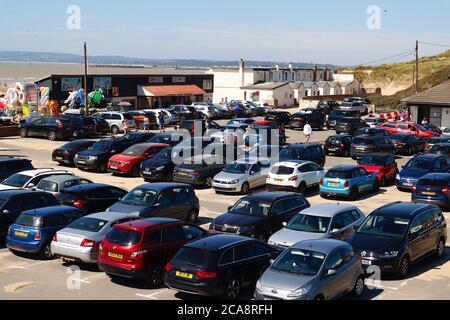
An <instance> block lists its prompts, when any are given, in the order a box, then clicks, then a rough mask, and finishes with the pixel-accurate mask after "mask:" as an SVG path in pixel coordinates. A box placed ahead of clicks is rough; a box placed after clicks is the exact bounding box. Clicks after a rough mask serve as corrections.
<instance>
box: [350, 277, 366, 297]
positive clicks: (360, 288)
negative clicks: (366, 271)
mask: <svg viewBox="0 0 450 320" xmlns="http://www.w3.org/2000/svg"><path fill="white" fill-rule="evenodd" d="M364 289H365V284H364V277H363V276H360V277H359V278H358V280H356V283H355V287H354V288H353V291H352V294H353V296H355V297H356V298H360V297H361V296H362V295H363V293H364Z"/></svg>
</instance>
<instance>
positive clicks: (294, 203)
mask: <svg viewBox="0 0 450 320" xmlns="http://www.w3.org/2000/svg"><path fill="white" fill-rule="evenodd" d="M304 205H305V202H304V201H303V199H302V198H300V197H296V198H290V199H287V200H285V203H284V209H285V211H291V210H294V209H296V208H301V207H303V206H304Z"/></svg>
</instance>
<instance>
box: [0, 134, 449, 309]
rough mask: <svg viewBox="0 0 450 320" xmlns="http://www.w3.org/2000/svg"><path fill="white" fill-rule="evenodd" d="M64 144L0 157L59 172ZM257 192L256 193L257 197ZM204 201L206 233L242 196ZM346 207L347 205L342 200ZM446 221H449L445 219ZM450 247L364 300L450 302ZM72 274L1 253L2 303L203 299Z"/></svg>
mask: <svg viewBox="0 0 450 320" xmlns="http://www.w3.org/2000/svg"><path fill="white" fill-rule="evenodd" d="M329 134H334V132H327V131H324V132H314V134H313V138H312V140H313V141H314V142H321V141H325V139H326V138H327V136H328V135H329ZM287 135H288V137H289V139H288V142H289V143H299V142H304V139H305V138H304V136H303V134H302V133H301V132H293V131H290V130H287ZM64 143H65V142H61V141H59V142H50V141H48V140H45V139H33V138H28V139H20V138H16V137H13V138H1V139H0V155H18V156H24V157H28V158H29V159H31V160H33V164H34V166H35V167H36V168H58V169H62V167H59V166H57V165H56V164H55V163H53V162H52V161H51V151H52V150H53V149H55V148H57V147H59V146H61V145H63V144H64ZM408 159H409V158H406V157H405V158H399V159H398V160H397V161H398V164H399V166H401V165H404V164H405V163H406V162H407V161H408ZM351 163H355V162H354V161H353V160H351V159H344V158H337V157H327V164H326V167H327V168H329V167H333V166H335V165H338V164H351ZM65 169H67V170H68V171H71V172H73V173H75V174H76V175H79V176H82V177H85V178H88V179H91V180H93V181H95V182H99V183H109V184H113V185H116V186H119V187H122V188H124V189H127V190H131V189H132V188H134V187H136V186H138V185H140V184H142V183H143V182H144V181H143V179H140V178H122V177H115V176H112V175H110V174H97V173H88V172H81V171H79V170H77V169H76V168H65ZM258 191H259V190H256V191H255V192H258ZM196 194H197V196H198V197H199V198H200V205H201V212H200V221H201V223H200V224H202V225H203V226H204V227H205V228H206V227H207V225H208V223H209V222H210V221H211V220H212V219H213V218H214V217H217V216H218V215H220V214H222V213H223V212H226V210H227V208H228V207H229V206H230V205H232V204H233V203H235V202H236V201H237V200H238V199H239V198H240V196H238V195H216V194H215V193H214V191H212V190H197V191H196ZM410 198H411V196H410V194H407V193H402V192H399V191H398V190H397V189H396V188H395V187H393V186H390V187H386V188H382V189H381V190H380V192H379V193H378V194H369V195H365V196H363V197H362V198H361V199H359V200H358V201H355V202H353V204H355V205H357V206H358V207H359V208H360V209H361V210H362V211H363V212H364V213H365V214H366V215H368V214H370V213H371V212H372V211H373V210H375V209H376V208H378V207H380V206H382V205H384V204H387V203H391V202H394V201H410ZM308 200H309V201H310V202H311V204H312V205H317V204H321V203H332V202H337V200H324V199H321V198H320V196H319V195H318V192H317V190H316V191H314V190H313V191H312V192H311V193H310V194H309V195H308ZM338 201H341V202H345V200H338ZM445 216H446V218H447V220H448V219H449V218H450V215H449V214H448V213H446V214H445ZM449 259H450V248H449V244H447V248H446V254H445V258H444V259H442V260H439V261H438V260H435V259H433V258H428V259H425V260H424V261H422V262H421V263H419V264H417V265H415V266H413V267H412V270H411V275H410V277H409V278H408V279H405V280H398V279H396V278H393V277H386V278H383V279H382V280H381V281H380V282H375V283H372V287H371V288H370V290H369V289H368V290H366V292H365V295H364V297H363V299H375V300H399V299H400V300H403V299H405V300H448V299H450V263H449ZM78 267H79V269H77V270H75V271H73V270H72V269H70V266H69V265H64V264H63V263H62V262H61V261H60V260H52V261H42V260H39V259H36V258H35V257H29V256H15V255H13V254H12V253H10V252H9V250H7V249H5V248H0V299H2V300H19V299H34V300H35V299H37V300H40V299H42V300H47V299H56V300H67V299H76V300H104V299H106V300H109V299H111V300H117V299H119V300H136V299H138V300H141V299H142V300H172V299H183V300H192V299H204V298H199V297H195V296H190V295H186V294H181V293H177V292H174V291H171V290H169V289H165V288H160V289H149V288H147V287H146V286H145V285H144V284H143V283H141V282H139V281H134V280H128V279H123V280H114V281H112V280H111V279H109V278H108V277H107V276H106V275H105V274H103V273H102V272H100V271H99V270H98V269H97V268H96V267H95V266H78ZM251 297H252V293H251V292H247V293H245V294H244V295H243V296H242V299H251Z"/></svg>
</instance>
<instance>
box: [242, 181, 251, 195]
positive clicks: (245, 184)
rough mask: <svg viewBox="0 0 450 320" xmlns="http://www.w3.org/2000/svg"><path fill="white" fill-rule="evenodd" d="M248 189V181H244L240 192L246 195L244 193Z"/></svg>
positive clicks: (246, 192)
mask: <svg viewBox="0 0 450 320" xmlns="http://www.w3.org/2000/svg"><path fill="white" fill-rule="evenodd" d="M249 191H250V185H249V184H248V182H245V183H244V184H243V185H242V189H241V194H242V195H246V194H248V192H249Z"/></svg>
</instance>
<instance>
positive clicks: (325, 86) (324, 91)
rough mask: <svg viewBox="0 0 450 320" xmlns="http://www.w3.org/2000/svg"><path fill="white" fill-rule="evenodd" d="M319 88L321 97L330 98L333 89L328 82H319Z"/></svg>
mask: <svg viewBox="0 0 450 320" xmlns="http://www.w3.org/2000/svg"><path fill="white" fill-rule="evenodd" d="M316 84H317V88H319V96H329V95H330V91H331V87H330V84H329V82H328V81H317V82H316Z"/></svg>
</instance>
